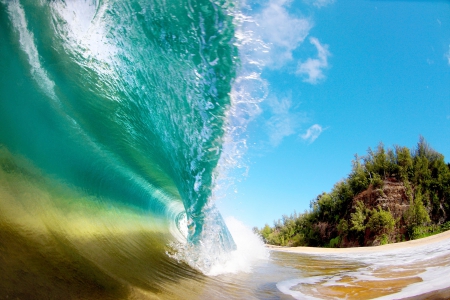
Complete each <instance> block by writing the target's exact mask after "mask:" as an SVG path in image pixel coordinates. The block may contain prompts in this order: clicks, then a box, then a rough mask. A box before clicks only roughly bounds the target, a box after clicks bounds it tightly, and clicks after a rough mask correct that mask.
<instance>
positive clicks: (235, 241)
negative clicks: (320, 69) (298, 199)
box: [0, 0, 450, 299]
mask: <svg viewBox="0 0 450 300" xmlns="http://www.w3.org/2000/svg"><path fill="white" fill-rule="evenodd" d="M241 5H242V4H241V3H239V2H236V1H232V0H218V1H209V0H189V1H157V0H155V1H147V0H145V1H144V0H132V1H121V0H106V1H97V0H80V1H75V0H73V1H71V0H69V1H67V0H66V1H58V0H56V1H46V0H39V1H36V0H22V1H19V0H0V299H293V298H296V299H336V298H347V299H360V298H361V297H362V296H361V295H364V298H376V297H381V296H382V297H385V298H383V299H397V298H404V297H411V296H417V295H420V294H424V293H429V292H435V293H440V292H436V291H437V290H442V289H446V288H448V287H449V286H450V283H448V284H447V281H446V280H444V279H445V278H446V277H445V276H446V275H445V274H449V273H450V270H449V268H450V242H449V240H448V239H446V240H444V241H440V242H436V243H431V244H429V246H424V247H416V248H414V249H413V250H411V251H409V250H408V251H397V252H395V251H394V252H392V251H391V252H389V251H385V252H383V251H380V252H379V253H377V254H373V255H372V254H371V255H368V254H367V255H360V256H354V255H346V254H317V253H316V254H311V253H309V254H308V253H284V252H280V251H273V250H269V249H267V248H266V247H265V246H264V245H263V243H262V241H261V240H260V238H259V237H257V236H255V235H254V234H253V232H252V231H251V230H250V229H248V228H247V227H245V226H244V225H243V224H242V223H241V222H239V221H238V220H236V219H233V218H229V219H227V220H224V219H223V218H222V216H221V215H220V212H219V211H218V209H217V208H216V206H215V204H214V201H215V200H216V199H217V198H218V197H220V195H221V194H222V193H226V188H227V187H228V186H230V185H232V183H233V176H235V175H232V174H235V173H233V172H234V170H236V169H239V168H240V167H242V160H243V156H244V154H245V151H246V149H247V145H246V128H247V125H248V123H249V122H250V121H251V120H252V118H253V117H254V116H255V115H257V114H258V113H259V112H260V108H259V103H260V102H261V101H263V100H264V98H265V97H266V96H267V93H268V91H267V89H268V87H267V84H266V83H265V81H264V80H263V79H261V70H262V68H263V67H264V63H263V62H262V61H261V59H260V58H261V57H262V56H263V54H262V53H264V51H266V50H267V47H268V45H265V44H264V43H263V42H262V41H261V40H260V38H259V37H258V36H257V35H256V33H255V31H254V28H255V26H257V24H256V23H255V22H254V20H252V18H251V16H249V15H246V14H244V13H243V12H242V7H241ZM237 173H239V172H237ZM392 268H393V269H395V272H388V270H390V269H392ZM443 278H444V279H443ZM375 286H379V287H380V289H379V290H378V291H377V292H375V293H374V292H370V290H371V289H372V290H373V289H374V287H375ZM436 295H437V294H436ZM417 299H420V298H417Z"/></svg>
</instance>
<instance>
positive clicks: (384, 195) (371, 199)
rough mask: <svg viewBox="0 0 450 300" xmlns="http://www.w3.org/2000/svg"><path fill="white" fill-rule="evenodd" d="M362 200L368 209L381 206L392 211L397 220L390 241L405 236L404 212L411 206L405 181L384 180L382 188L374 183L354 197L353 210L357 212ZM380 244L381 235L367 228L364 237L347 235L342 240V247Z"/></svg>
mask: <svg viewBox="0 0 450 300" xmlns="http://www.w3.org/2000/svg"><path fill="white" fill-rule="evenodd" d="M359 201H361V202H362V203H363V204H364V206H365V207H366V209H368V210H373V209H377V208H378V207H381V208H382V209H383V210H388V211H390V212H391V214H392V216H393V217H394V219H395V220H396V221H397V222H396V226H395V229H394V230H393V231H392V232H391V233H390V234H389V236H388V240H389V242H391V243H392V242H398V241H401V240H402V238H404V234H405V232H406V227H405V226H404V225H405V224H404V221H403V219H402V217H403V215H404V213H405V212H406V211H407V210H408V208H409V206H410V200H409V198H408V195H407V188H406V187H405V185H404V184H403V182H401V181H398V180H396V179H395V178H389V179H387V180H384V182H383V187H382V188H374V187H373V186H372V185H371V186H369V188H368V189H367V190H365V191H363V192H361V193H359V194H358V195H356V196H355V197H354V198H353V202H352V210H351V212H352V213H353V212H355V210H356V204H357V203H358V202H359ZM379 244H380V239H379V236H375V235H374V233H373V232H371V230H370V229H368V228H367V229H366V231H365V233H364V237H363V238H361V237H359V238H358V237H356V236H351V235H350V236H347V237H345V238H344V239H343V241H342V242H341V245H340V246H341V247H356V246H375V245H379Z"/></svg>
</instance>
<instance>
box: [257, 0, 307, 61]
mask: <svg viewBox="0 0 450 300" xmlns="http://www.w3.org/2000/svg"><path fill="white" fill-rule="evenodd" d="M289 5H290V1H287V0H270V1H269V2H268V3H267V5H266V6H265V7H264V9H263V10H262V11H261V13H259V14H258V15H257V16H255V20H256V22H257V24H258V25H259V27H260V29H262V30H261V32H260V34H261V38H262V40H263V41H264V42H265V43H267V45H268V47H269V50H268V51H267V55H268V57H267V62H266V65H267V66H268V67H271V68H281V67H282V66H284V65H285V64H286V63H287V62H288V61H291V60H292V59H293V57H292V51H293V50H295V49H296V48H297V47H298V46H299V45H300V44H301V43H302V42H303V41H304V40H305V38H306V37H307V36H308V34H309V31H310V29H311V28H312V26H313V25H312V22H311V21H310V20H309V19H307V18H298V17H296V16H293V15H291V14H289V12H288V11H287V8H288V7H289Z"/></svg>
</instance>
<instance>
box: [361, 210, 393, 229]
mask: <svg viewBox="0 0 450 300" xmlns="http://www.w3.org/2000/svg"><path fill="white" fill-rule="evenodd" d="M394 227H395V219H394V217H393V216H392V214H391V212H390V211H389V210H387V211H386V210H383V209H381V207H380V206H378V210H377V209H376V208H374V209H373V210H372V213H371V216H370V218H369V221H368V222H367V228H369V229H370V230H371V231H372V232H374V233H375V235H380V234H389V233H390V232H391V231H392V230H393V229H394Z"/></svg>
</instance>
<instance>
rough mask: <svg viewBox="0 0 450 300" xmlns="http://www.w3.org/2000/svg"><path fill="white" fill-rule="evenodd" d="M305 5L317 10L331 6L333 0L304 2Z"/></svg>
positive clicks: (308, 0)
mask: <svg viewBox="0 0 450 300" xmlns="http://www.w3.org/2000/svg"><path fill="white" fill-rule="evenodd" d="M305 2H306V3H308V4H312V5H314V6H316V7H318V8H321V7H324V6H327V5H330V4H333V3H334V2H335V0H305Z"/></svg>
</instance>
